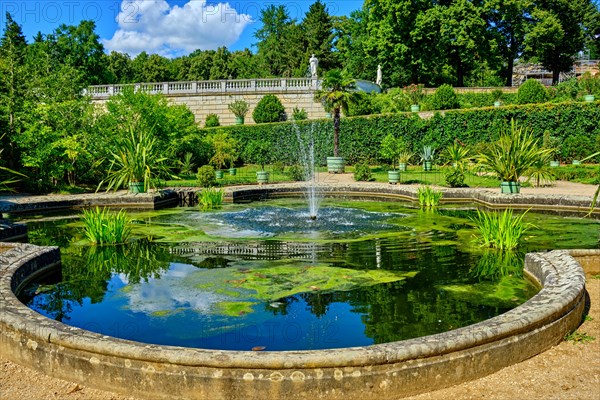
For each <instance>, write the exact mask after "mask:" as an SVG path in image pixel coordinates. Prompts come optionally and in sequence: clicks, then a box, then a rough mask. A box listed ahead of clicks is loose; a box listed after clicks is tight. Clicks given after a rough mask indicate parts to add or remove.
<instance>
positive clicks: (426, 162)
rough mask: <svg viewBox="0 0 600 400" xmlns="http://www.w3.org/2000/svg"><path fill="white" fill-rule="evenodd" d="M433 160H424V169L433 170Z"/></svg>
mask: <svg viewBox="0 0 600 400" xmlns="http://www.w3.org/2000/svg"><path fill="white" fill-rule="evenodd" d="M431 164H432V163H431V161H423V171H431Z"/></svg>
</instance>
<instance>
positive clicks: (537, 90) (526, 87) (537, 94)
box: [517, 79, 548, 104]
mask: <svg viewBox="0 0 600 400" xmlns="http://www.w3.org/2000/svg"><path fill="white" fill-rule="evenodd" d="M546 101H548V92H547V91H546V88H545V87H544V85H542V84H541V83H540V82H539V81H538V80H536V79H527V80H526V81H525V83H524V84H522V85H521V86H519V90H518V91H517V103H519V104H531V103H545V102H546Z"/></svg>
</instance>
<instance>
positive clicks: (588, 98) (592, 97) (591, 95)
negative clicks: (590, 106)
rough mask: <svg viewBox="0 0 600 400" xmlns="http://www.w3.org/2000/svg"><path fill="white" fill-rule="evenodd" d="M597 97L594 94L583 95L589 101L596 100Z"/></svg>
mask: <svg viewBox="0 0 600 400" xmlns="http://www.w3.org/2000/svg"><path fill="white" fill-rule="evenodd" d="M595 99H596V98H595V97H594V95H593V94H586V95H585V96H583V100H585V101H587V102H592V101H594V100H595Z"/></svg>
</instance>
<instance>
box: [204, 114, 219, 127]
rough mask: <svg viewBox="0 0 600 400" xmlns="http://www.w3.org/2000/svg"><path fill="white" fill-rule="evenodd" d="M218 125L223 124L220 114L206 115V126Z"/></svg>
mask: <svg viewBox="0 0 600 400" xmlns="http://www.w3.org/2000/svg"><path fill="white" fill-rule="evenodd" d="M217 126H221V123H220V122H219V116H218V115H217V114H208V115H207V116H206V122H205V123H204V127H206V128H214V127H217Z"/></svg>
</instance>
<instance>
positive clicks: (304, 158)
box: [294, 123, 322, 221]
mask: <svg viewBox="0 0 600 400" xmlns="http://www.w3.org/2000/svg"><path fill="white" fill-rule="evenodd" d="M314 126H315V125H314V124H310V128H309V129H307V130H306V132H302V130H301V129H300V127H299V126H298V124H296V123H294V130H295V131H296V137H297V139H298V144H299V148H300V151H299V156H300V164H301V165H302V168H303V170H304V181H305V183H306V189H305V192H304V193H305V197H306V199H307V200H308V215H309V218H310V220H311V221H314V220H316V219H317V214H318V212H319V204H320V202H321V198H322V196H321V193H320V190H319V184H318V182H317V174H316V165H315V136H314Z"/></svg>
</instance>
